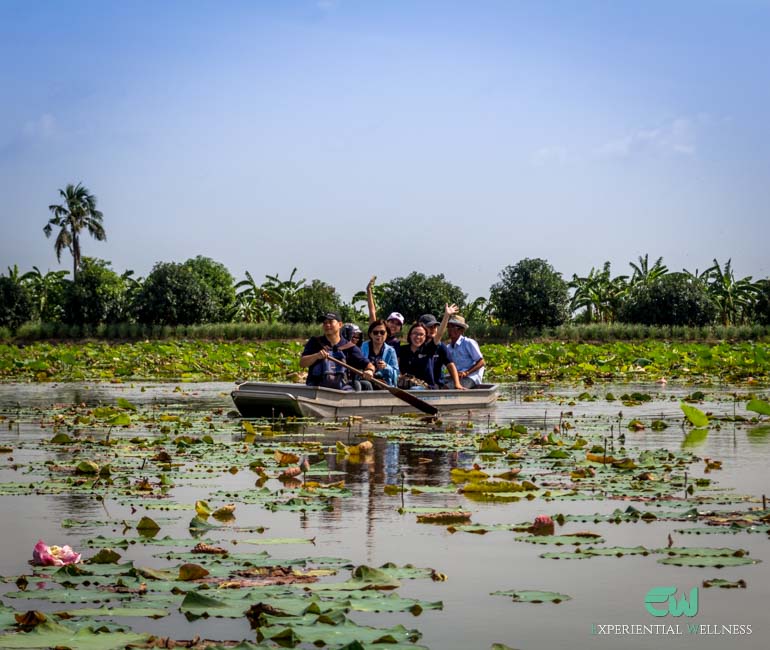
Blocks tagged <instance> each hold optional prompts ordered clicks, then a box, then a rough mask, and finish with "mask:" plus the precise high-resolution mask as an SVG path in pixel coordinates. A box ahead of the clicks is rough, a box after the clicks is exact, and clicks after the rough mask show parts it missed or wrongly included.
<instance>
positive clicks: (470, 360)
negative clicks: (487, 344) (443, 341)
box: [447, 314, 485, 388]
mask: <svg viewBox="0 0 770 650" xmlns="http://www.w3.org/2000/svg"><path fill="white" fill-rule="evenodd" d="M447 329H448V330H449V350H450V351H451V353H452V357H453V358H454V362H455V366H456V367H457V375H458V377H459V378H460V383H461V384H462V385H463V386H465V388H476V386H478V385H479V384H480V383H481V380H482V379H483V377H484V365H485V363H484V356H483V355H482V354H481V350H480V349H479V344H478V343H477V342H476V341H474V340H473V339H471V338H468V337H467V336H465V330H467V329H468V323H466V322H465V319H464V318H463V317H462V316H460V315H459V314H455V315H454V316H452V318H451V319H450V320H449V322H448V323H447Z"/></svg>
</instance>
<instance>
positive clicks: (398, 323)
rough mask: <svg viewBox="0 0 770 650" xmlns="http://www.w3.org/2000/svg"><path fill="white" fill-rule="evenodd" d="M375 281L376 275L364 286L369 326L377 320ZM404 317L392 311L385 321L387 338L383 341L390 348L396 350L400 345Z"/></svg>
mask: <svg viewBox="0 0 770 650" xmlns="http://www.w3.org/2000/svg"><path fill="white" fill-rule="evenodd" d="M376 279H377V276H376V275H373V276H372V278H371V280H369V284H367V285H366V307H367V309H368V310H369V324H370V325H371V324H372V323H373V322H374V321H376V320H377V306H376V305H375V304H374V289H373V288H374V282H375V280H376ZM404 321H405V319H404V317H403V316H402V315H401V314H400V313H398V312H397V311H394V312H392V313H391V314H390V316H388V317H387V318H386V319H385V325H386V326H387V328H388V336H387V338H386V339H385V343H387V344H388V345H389V346H391V347H392V348H394V349H396V350H398V346H399V345H400V336H401V329H402V328H403V327H404Z"/></svg>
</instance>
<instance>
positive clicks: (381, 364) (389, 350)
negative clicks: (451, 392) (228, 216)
mask: <svg viewBox="0 0 770 650" xmlns="http://www.w3.org/2000/svg"><path fill="white" fill-rule="evenodd" d="M373 284H374V278H372V280H371V281H370V282H369V285H368V286H367V306H368V309H369V327H368V329H367V334H366V339H365V340H363V332H362V331H361V329H360V328H359V327H358V326H357V325H354V324H347V325H346V324H344V323H343V321H342V318H341V317H340V315H339V314H338V313H337V312H333V311H332V312H327V313H325V314H324V315H323V335H322V336H313V337H311V338H310V339H308V341H307V343H306V344H305V349H304V350H303V351H302V356H301V357H300V362H299V365H300V367H301V368H307V369H308V375H307V382H306V383H307V384H308V385H310V386H323V387H326V388H336V389H338V390H377V389H381V388H386V387H387V386H397V387H399V388H405V389H418V390H419V389H440V388H448V389H456V390H468V389H472V388H476V387H477V386H478V385H479V384H480V383H481V381H482V378H483V376H484V357H483V356H482V354H481V350H480V349H479V345H478V343H477V342H476V341H475V340H473V339H471V338H468V337H467V336H465V331H466V330H467V329H468V324H467V323H466V322H465V319H464V318H463V317H462V316H460V314H459V313H458V311H459V309H458V307H457V305H446V306H445V308H444V314H443V316H442V319H441V321H440V322H439V321H438V319H437V318H436V317H435V316H434V315H433V314H423V315H422V316H420V318H419V319H417V321H416V322H414V323H412V324H411V325H410V326H409V330H408V332H407V335H406V342H403V343H402V342H401V340H400V336H401V332H402V330H403V327H404V321H405V319H404V317H403V316H402V315H401V314H400V313H399V312H393V313H391V314H390V315H389V316H388V317H387V318H386V319H384V320H383V319H378V318H377V309H376V306H375V303H374V296H373V294H372V287H373ZM445 332H448V333H449V341H448V343H444V342H442V340H441V339H442V338H443V336H444V333H445ZM355 371H358V372H355Z"/></svg>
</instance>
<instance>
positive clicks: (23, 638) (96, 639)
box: [0, 620, 150, 650]
mask: <svg viewBox="0 0 770 650" xmlns="http://www.w3.org/2000/svg"><path fill="white" fill-rule="evenodd" d="M149 640H150V635H149V634H137V633H134V632H108V631H104V632H103V631H99V630H95V629H93V628H91V627H82V628H80V629H74V628H73V627H70V626H67V625H64V624H62V623H55V622H53V621H51V620H47V621H44V622H43V623H41V624H40V625H37V626H35V628H34V629H32V630H31V631H30V632H25V633H19V634H6V635H3V636H2V637H0V646H2V647H3V648H77V650H122V649H123V648H125V647H126V646H127V645H129V644H136V645H142V644H145V643H147V642H148V641H149Z"/></svg>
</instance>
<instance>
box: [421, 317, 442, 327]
mask: <svg viewBox="0 0 770 650" xmlns="http://www.w3.org/2000/svg"><path fill="white" fill-rule="evenodd" d="M417 322H418V323H421V324H422V325H425V327H433V326H434V325H438V319H437V318H436V317H435V316H434V315H433V314H423V315H422V316H420V317H419V318H418V319H417Z"/></svg>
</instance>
